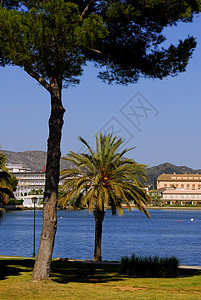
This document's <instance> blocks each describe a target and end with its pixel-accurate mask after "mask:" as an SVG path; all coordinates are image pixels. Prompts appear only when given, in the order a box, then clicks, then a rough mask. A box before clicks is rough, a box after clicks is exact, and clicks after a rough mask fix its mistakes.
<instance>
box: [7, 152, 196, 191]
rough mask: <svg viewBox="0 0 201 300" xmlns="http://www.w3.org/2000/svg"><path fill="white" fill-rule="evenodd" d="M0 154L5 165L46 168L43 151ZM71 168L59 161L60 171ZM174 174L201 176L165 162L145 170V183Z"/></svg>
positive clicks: (68, 164)
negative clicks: (146, 180) (146, 179)
mask: <svg viewBox="0 0 201 300" xmlns="http://www.w3.org/2000/svg"><path fill="white" fill-rule="evenodd" d="M2 152H3V153H5V155H6V158H7V163H15V164H21V165H22V166H23V167H26V168H30V169H31V170H34V171H41V170H43V166H46V158H47V153H46V152H44V151H24V152H11V151H6V150H2ZM72 167H73V164H72V163H69V162H66V161H65V160H63V159H61V170H63V169H65V168H72ZM174 172H175V173H177V174H185V173H187V174H191V173H192V174H196V173H198V174H201V170H200V169H199V170H193V169H191V168H188V167H186V166H181V167H180V166H175V165H173V164H170V163H168V162H166V163H164V164H160V165H158V166H155V167H151V168H147V176H148V182H147V183H148V185H151V186H152V188H154V183H155V182H156V179H157V177H158V176H159V175H160V174H163V173H166V174H172V173H174Z"/></svg>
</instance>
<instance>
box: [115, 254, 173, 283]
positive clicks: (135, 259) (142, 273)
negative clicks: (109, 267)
mask: <svg viewBox="0 0 201 300" xmlns="http://www.w3.org/2000/svg"><path fill="white" fill-rule="evenodd" d="M178 271H179V260H178V259H177V258H176V257H174V256H173V257H161V258H160V257H158V256H155V257H152V256H148V257H146V256H145V257H139V256H135V254H132V256H131V257H130V258H129V257H127V256H124V257H122V258H121V265H120V274H124V275H129V276H132V277H152V278H154V277H155V278H156V277H163V278H164V277H176V276H178Z"/></svg>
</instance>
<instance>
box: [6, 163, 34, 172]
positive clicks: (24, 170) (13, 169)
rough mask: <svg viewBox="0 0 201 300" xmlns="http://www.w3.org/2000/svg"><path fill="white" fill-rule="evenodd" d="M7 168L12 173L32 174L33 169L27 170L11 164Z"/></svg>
mask: <svg viewBox="0 0 201 300" xmlns="http://www.w3.org/2000/svg"><path fill="white" fill-rule="evenodd" d="M6 168H7V169H8V171H9V172H10V173H16V172H17V173H19V172H20V173H21V172H31V169H29V168H25V167H23V166H22V165H20V164H11V163H8V164H6Z"/></svg>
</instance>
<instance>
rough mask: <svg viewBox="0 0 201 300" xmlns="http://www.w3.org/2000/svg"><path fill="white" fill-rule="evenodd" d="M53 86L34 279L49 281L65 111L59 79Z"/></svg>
mask: <svg viewBox="0 0 201 300" xmlns="http://www.w3.org/2000/svg"><path fill="white" fill-rule="evenodd" d="M50 86H51V88H50V94H51V115H50V119H49V138H48V150H47V164H46V183H45V193H44V200H43V201H44V208H43V227H42V233H41V238H40V246H39V251H38V255H37V259H36V262H35V265H34V270H33V276H32V280H42V279H48V278H49V272H50V263H51V258H52V252H53V247H54V240H55V234H56V229H57V199H58V184H59V172H60V157H61V151H60V143H61V131H62V126H63V115H64V112H65V109H64V108H63V106H62V102H61V87H60V86H59V85H58V83H57V81H56V79H52V80H51V83H50Z"/></svg>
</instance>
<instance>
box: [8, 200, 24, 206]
mask: <svg viewBox="0 0 201 300" xmlns="http://www.w3.org/2000/svg"><path fill="white" fill-rule="evenodd" d="M23 201H24V200H16V199H9V202H8V204H10V205H22V204H23Z"/></svg>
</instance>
